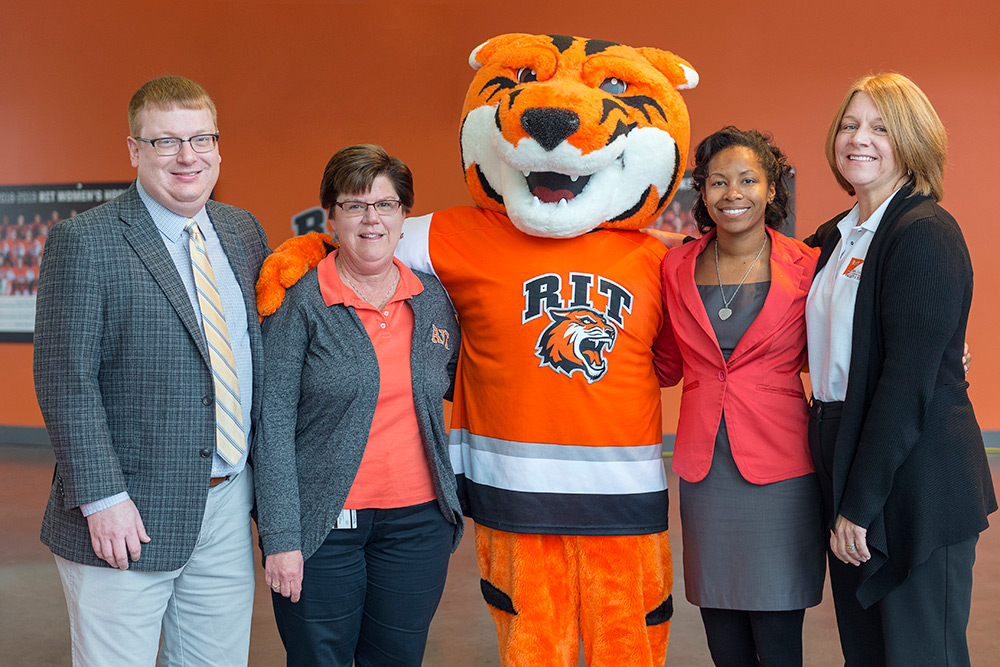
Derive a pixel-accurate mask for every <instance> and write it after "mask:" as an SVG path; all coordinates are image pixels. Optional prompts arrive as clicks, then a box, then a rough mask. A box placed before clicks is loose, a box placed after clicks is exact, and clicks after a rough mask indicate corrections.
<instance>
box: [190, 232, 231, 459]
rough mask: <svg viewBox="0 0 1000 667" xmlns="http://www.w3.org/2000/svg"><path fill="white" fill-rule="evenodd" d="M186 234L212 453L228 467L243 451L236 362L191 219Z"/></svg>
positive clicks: (201, 241)
mask: <svg viewBox="0 0 1000 667" xmlns="http://www.w3.org/2000/svg"><path fill="white" fill-rule="evenodd" d="M184 229H185V231H187V233H188V248H189V250H190V252H191V268H192V269H193V271H194V285H195V288H196V291H197V292H198V307H199V308H200V309H201V320H202V324H203V328H204V330H205V340H206V341H207V342H208V356H209V359H210V360H211V361H212V378H213V382H214V384H215V449H216V451H217V452H218V453H219V455H220V456H221V457H222V458H223V459H225V460H226V462H228V463H229V464H231V465H236V464H237V463H238V462H239V460H240V459H241V458H242V457H243V452H244V451H245V450H246V437H245V436H244V434H243V410H242V409H241V408H240V384H239V380H238V378H237V377H236V362H235V361H234V359H233V349H232V347H231V346H230V345H229V330H228V329H227V328H226V315H225V311H224V310H223V308H222V299H221V298H220V297H219V290H218V289H217V288H216V286H215V274H214V273H213V272H212V265H211V264H210V263H209V261H208V253H207V252H206V251H205V240H204V238H203V237H202V235H201V230H200V229H198V223H196V222H195V221H194V220H193V219H192V220H189V221H188V223H187V225H185V226H184Z"/></svg>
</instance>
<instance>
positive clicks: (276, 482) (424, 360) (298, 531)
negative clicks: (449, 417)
mask: <svg viewBox="0 0 1000 667" xmlns="http://www.w3.org/2000/svg"><path fill="white" fill-rule="evenodd" d="M414 273H415V274H416V276H417V277H418V278H419V279H420V282H421V283H423V286H424V289H423V291H422V292H420V293H419V294H416V295H414V296H413V298H412V299H410V300H409V302H410V306H411V307H412V308H413V317H414V322H413V339H412V341H413V342H412V353H411V357H410V368H411V372H412V380H413V402H414V405H415V407H416V413H417V422H418V425H419V427H420V434H421V436H422V440H423V444H424V449H425V450H426V452H427V459H428V461H429V462H430V467H431V478H432V480H433V483H434V489H435V491H436V492H437V502H438V507H439V508H440V509H441V513H442V514H443V515H444V517H445V518H446V519H447V520H448V521H449V522H450V523H452V524H454V526H455V536H454V540H453V549H454V548H456V547H457V546H458V542H459V540H460V539H461V536H462V530H463V527H464V524H463V521H462V512H461V509H460V508H459V501H458V496H457V493H456V484H455V473H454V471H453V470H452V467H451V463H450V461H449V458H448V437H447V434H446V432H445V428H444V415H443V410H442V400H443V399H448V400H450V399H451V393H452V390H453V388H454V380H455V368H456V365H457V363H458V348H459V343H460V334H459V328H458V321H457V320H456V319H455V313H454V310H452V307H451V302H450V301H449V300H448V296H447V295H446V293H445V291H444V288H442V287H441V283H439V282H438V281H437V279H436V278H434V277H433V276H431V275H428V274H426V273H421V272H417V271H415V272H414ZM435 329H436V332H435ZM443 331H444V332H447V336H444V335H442V333H441V332H443ZM263 332H264V358H265V364H266V365H265V378H264V394H263V407H262V414H261V419H260V429H261V432H260V434H259V438H258V440H257V447H256V449H255V450H254V458H253V464H254V484H255V486H256V492H257V506H256V511H257V527H258V531H259V533H260V540H261V548H262V550H263V553H264V555H265V556H266V555H269V554H272V553H278V552H282V551H294V550H301V551H302V556H303V558H309V556H311V555H312V554H313V553H314V552H315V551H316V549H318V548H319V546H320V545H321V544H322V543H323V541H324V540H325V539H326V535H327V533H329V531H330V530H331V529H332V528H333V526H334V524H335V522H336V520H337V516H338V515H339V514H340V511H341V510H342V509H343V507H344V500H345V499H346V498H347V493H348V491H349V490H350V488H351V485H352V483H353V482H354V477H355V475H357V472H358V467H359V466H360V464H361V456H362V454H364V451H365V446H366V444H367V441H368V433H369V430H370V427H371V423H372V417H373V416H374V414H375V404H376V402H377V400H378V391H379V367H378V359H377V358H376V356H375V350H374V348H373V347H372V344H371V340H370V339H369V337H368V333H367V332H366V331H365V328H364V325H363V324H362V323H361V320H360V319H359V318H358V316H357V314H356V313H355V311H354V309H353V308H351V307H349V306H345V305H344V304H334V305H332V306H329V307H328V306H327V305H326V304H325V303H324V302H323V297H322V295H321V293H320V289H319V281H318V278H317V273H316V271H315V270H313V271H310V272H309V273H307V274H306V275H305V276H304V277H303V278H302V279H301V280H300V281H299V282H298V283H297V284H295V285H294V286H293V287H291V288H289V289H288V292H287V293H286V295H285V300H284V304H283V305H282V307H281V308H279V309H278V311H277V312H276V313H275V314H273V315H271V316H270V317H268V318H267V319H266V320H265V321H264V325H263ZM435 333H437V335H435Z"/></svg>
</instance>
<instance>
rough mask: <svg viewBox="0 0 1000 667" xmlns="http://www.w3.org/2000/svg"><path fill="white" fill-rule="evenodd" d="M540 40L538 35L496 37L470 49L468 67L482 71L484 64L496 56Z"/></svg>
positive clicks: (512, 34) (520, 34)
mask: <svg viewBox="0 0 1000 667" xmlns="http://www.w3.org/2000/svg"><path fill="white" fill-rule="evenodd" d="M540 39H541V36H539V35H529V34H526V33H519V32H512V33H508V34H506V35H497V36H496V37H493V38H492V39H488V40H486V41H485V42H483V43H482V44H480V45H479V46H477V47H476V48H474V49H472V53H470V54H469V67H471V68H472V69H474V70H479V69H482V67H483V66H484V65H485V64H486V63H488V62H490V61H491V60H492V59H494V58H496V57H497V55H499V54H502V53H504V52H506V51H511V50H517V49H523V48H525V47H527V46H534V45H535V44H536V43H537V42H538V41H539V40H540Z"/></svg>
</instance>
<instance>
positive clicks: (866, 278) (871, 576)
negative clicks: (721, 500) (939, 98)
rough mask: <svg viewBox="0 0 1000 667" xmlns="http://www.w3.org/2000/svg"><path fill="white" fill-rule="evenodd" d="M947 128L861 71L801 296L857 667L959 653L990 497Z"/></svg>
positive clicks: (841, 591) (837, 138) (820, 460)
mask: <svg viewBox="0 0 1000 667" xmlns="http://www.w3.org/2000/svg"><path fill="white" fill-rule="evenodd" d="M946 143H947V142H946V137H945V132H944V127H943V126H942V124H941V121H940V120H939V119H938V116H937V114H936V113H935V111H934V108H933V107H932V106H931V104H930V102H929V101H928V100H927V98H926V96H925V95H924V94H923V92H922V91H921V90H920V89H919V88H918V87H917V86H916V85H915V84H914V83H913V82H911V81H910V80H909V79H907V78H906V77H904V76H901V75H899V74H878V75H872V76H868V77H864V78H862V79H860V80H859V81H857V82H856V83H855V84H854V85H853V86H852V87H851V89H850V90H849V91H848V93H847V95H846V96H845V98H844V100H843V102H842V104H841V105H840V108H839V109H838V111H837V114H836V116H835V117H834V121H833V123H832V125H831V126H830V131H829V134H828V136H827V146H826V152H827V159H828V161H829V163H830V167H831V168H832V170H833V173H834V175H835V176H836V178H837V181H838V182H839V183H840V185H841V187H842V188H843V189H844V190H845V191H847V193H848V194H850V195H856V196H857V203H856V204H855V206H854V208H852V209H851V210H850V211H848V212H845V213H842V214H840V215H838V216H837V217H836V218H834V219H833V220H830V221H829V222H827V223H825V224H824V225H822V226H821V227H820V228H819V229H818V230H817V232H816V235H815V237H813V239H811V240H812V241H813V243H814V244H816V245H819V246H821V247H822V254H821V255H820V259H819V265H818V267H817V274H816V278H815V280H814V282H813V286H812V289H811V290H810V293H809V298H808V301H807V306H806V319H807V331H808V338H809V367H810V372H811V380H812V385H813V393H814V400H813V406H812V411H811V418H810V426H809V430H810V434H809V435H810V447H811V449H812V454H813V460H814V463H815V465H816V468H817V472H818V473H819V478H820V482H821V485H822V487H823V495H824V509H825V512H826V519H827V521H828V523H829V527H830V529H831V530H830V550H831V553H832V556H831V557H830V580H831V584H832V588H833V597H834V603H835V607H836V612H837V624H838V628H839V631H840V640H841V646H842V647H843V650H844V657H845V659H846V663H847V665H849V666H853V665H968V664H969V654H968V645H967V642H966V638H965V631H966V626H967V624H968V618H969V609H970V605H971V595H972V564H973V562H974V560H975V547H976V541H977V540H978V537H979V533H980V532H981V531H982V530H983V529H985V528H986V527H987V519H986V517H987V515H988V514H989V513H991V512H993V511H994V510H996V508H997V503H996V498H995V497H994V493H993V485H992V481H991V479H990V471H989V466H988V463H987V460H986V455H985V450H984V446H983V440H982V435H981V431H980V429H979V425H978V424H977V422H976V417H975V414H974V412H973V409H972V405H971V403H970V402H969V398H968V394H967V387H968V383H966V381H965V377H964V373H963V368H962V360H961V359H962V348H963V341H964V340H965V331H966V324H967V321H968V317H969V307H970V304H971V301H972V264H971V261H970V258H969V252H968V249H967V247H966V245H965V240H964V238H963V237H962V232H961V230H960V229H959V227H958V224H957V223H956V222H955V220H954V219H953V218H952V217H951V216H950V215H949V214H948V212H947V211H945V210H944V209H943V208H941V207H940V206H939V205H938V204H937V202H938V201H939V200H940V199H941V197H942V195H943V182H942V181H943V174H944V162H945V154H946Z"/></svg>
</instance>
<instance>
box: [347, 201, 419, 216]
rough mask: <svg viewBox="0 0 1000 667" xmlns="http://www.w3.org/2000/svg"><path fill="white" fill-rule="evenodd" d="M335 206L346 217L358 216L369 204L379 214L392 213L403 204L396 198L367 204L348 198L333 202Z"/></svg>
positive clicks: (362, 213) (361, 214)
mask: <svg viewBox="0 0 1000 667" xmlns="http://www.w3.org/2000/svg"><path fill="white" fill-rule="evenodd" d="M334 204H335V205H336V206H339V207H340V210H341V211H343V212H344V215H345V216H347V217H348V218H360V217H361V216H363V215H364V214H365V212H366V211H367V210H368V207H369V206H371V207H372V208H373V209H375V212H376V213H378V214H379V215H392V214H393V213H395V212H396V211H398V210H399V207H400V206H402V205H403V202H401V201H399V200H398V199H382V200H379V201H377V202H373V203H371V204H369V203H368V202H364V201H356V200H353V199H351V200H348V201H338V202H334Z"/></svg>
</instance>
